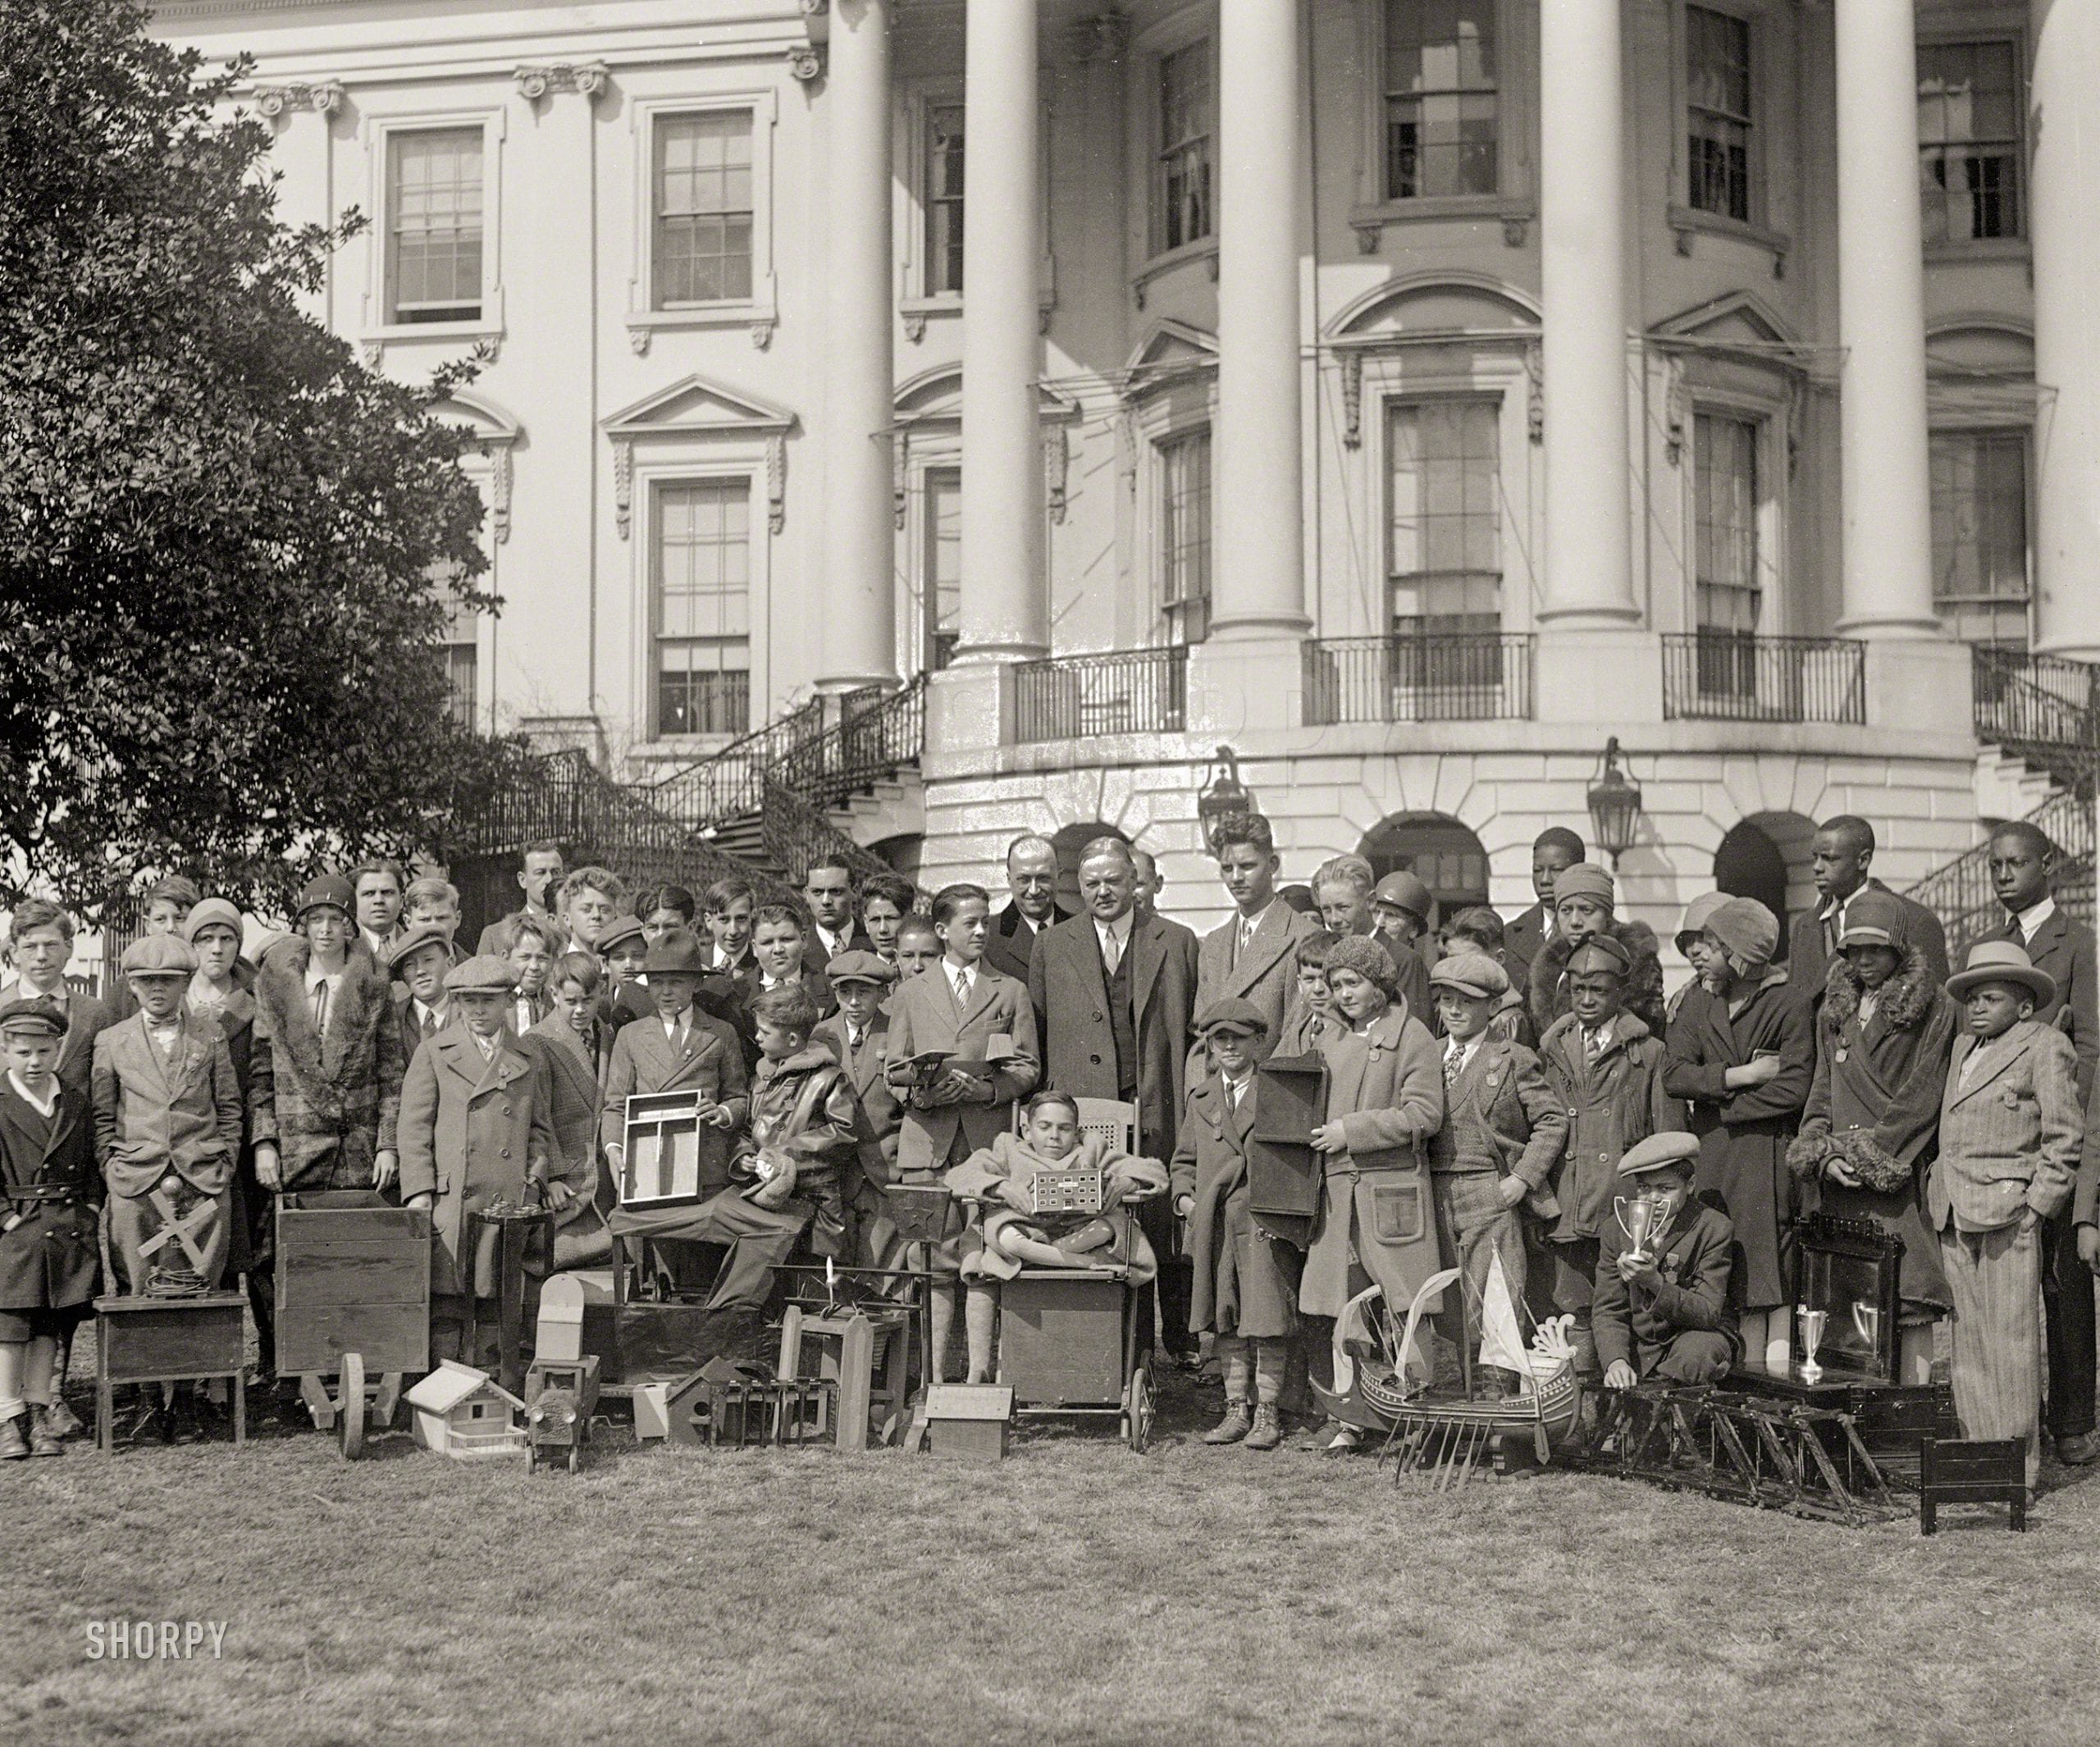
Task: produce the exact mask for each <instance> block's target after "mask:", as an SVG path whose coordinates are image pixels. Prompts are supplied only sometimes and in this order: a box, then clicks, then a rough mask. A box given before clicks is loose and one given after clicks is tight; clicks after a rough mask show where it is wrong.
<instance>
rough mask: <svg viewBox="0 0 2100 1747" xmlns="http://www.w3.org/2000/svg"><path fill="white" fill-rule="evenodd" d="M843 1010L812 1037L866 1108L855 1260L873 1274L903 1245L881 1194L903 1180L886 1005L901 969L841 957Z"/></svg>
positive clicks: (834, 972)
mask: <svg viewBox="0 0 2100 1747" xmlns="http://www.w3.org/2000/svg"><path fill="white" fill-rule="evenodd" d="M824 977H825V979H826V981H828V982H829V983H830V984H831V988H832V992H833V995H834V996H836V997H838V1011H837V1012H836V1013H834V1014H833V1015H831V1017H830V1018H829V1019H820V1020H819V1021H818V1023H817V1028H816V1029H815V1032H813V1033H811V1034H810V1041H811V1042H815V1043H817V1044H820V1045H821V1046H822V1047H824V1048H825V1049H828V1050H829V1051H831V1053H832V1054H833V1056H835V1057H837V1058H838V1065H840V1066H841V1067H842V1068H843V1069H845V1070H846V1077H847V1079H848V1080H849V1081H851V1083H852V1087H853V1095H854V1097H856V1099H858V1100H859V1102H860V1109H859V1111H858V1114H857V1115H856V1119H855V1127H854V1132H855V1134H856V1137H857V1138H858V1140H859V1142H860V1153H861V1170H860V1174H859V1184H860V1186H859V1190H858V1193H856V1196H855V1197H854V1207H853V1211H854V1214H855V1216H856V1217H855V1220H854V1227H855V1232H856V1239H857V1243H856V1260H857V1261H860V1262H861V1263H862V1264H863V1265H864V1266H868V1267H871V1268H889V1267H895V1266H898V1265H899V1263H900V1261H902V1256H903V1240H902V1238H901V1237H900V1236H899V1235H898V1234H897V1226H896V1225H895V1224H894V1223H893V1221H892V1220H891V1219H890V1217H889V1214H888V1210H887V1209H886V1207H885V1206H884V1205H883V1193H882V1192H883V1185H884V1184H889V1183H894V1182H895V1181H896V1180H897V1137H898V1134H899V1132H900V1131H901V1130H902V1128H903V1126H904V1106H903V1104H902V1102H901V1101H900V1100H899V1098H898V1097H897V1088H895V1087H894V1086H893V1085H891V1084H890V1083H889V1079H888V1074H886V1073H885V1071H884V1070H885V1066H886V1062H885V1057H886V1056H887V1055H888V1049H889V1015H888V1014H887V1013H886V1012H884V1011H883V1000H884V998H885V997H887V996H888V993H889V992H890V991H891V990H892V989H893V988H895V987H896V986H897V969H896V967H895V966H894V965H891V964H890V963H889V962H888V960H885V959H883V957H881V956H879V954H877V953H874V952H873V951H868V952H861V951H852V952H842V953H840V954H839V955H838V957H837V958H834V959H832V960H829V961H828V962H827V963H826V965H825V966H824Z"/></svg>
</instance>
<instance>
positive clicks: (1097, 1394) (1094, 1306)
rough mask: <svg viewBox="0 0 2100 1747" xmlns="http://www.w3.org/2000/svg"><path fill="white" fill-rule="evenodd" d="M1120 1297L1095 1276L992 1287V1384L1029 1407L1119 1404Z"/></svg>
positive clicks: (1036, 1277) (1116, 1287) (1050, 1275)
mask: <svg viewBox="0 0 2100 1747" xmlns="http://www.w3.org/2000/svg"><path fill="white" fill-rule="evenodd" d="M1123 1291H1124V1288H1123V1285H1122V1283H1121V1281H1119V1280H1115V1279H1105V1278H1103V1276H1101V1275H1091V1274H1082V1273H1076V1272H1075V1273H1065V1272H1060V1271H1053V1270H1044V1271H1042V1272H1039V1273H1026V1274H1023V1275H1019V1276H1018V1277H1017V1278H1016V1279H1010V1280H1008V1281H1007V1282H1006V1283H1005V1284H1002V1286H1001V1287H1000V1288H999V1381H1000V1382H1001V1383H1002V1384H1007V1385H1010V1386H1011V1389H1012V1391H1013V1393H1014V1395H1015V1397H1016V1398H1017V1399H1018V1400H1020V1401H1021V1402H1023V1403H1026V1404H1028V1405H1029V1406H1031V1407H1034V1406H1052V1407H1054V1406H1061V1405H1063V1404H1066V1403H1075V1404H1080V1403H1090V1404H1093V1405H1097V1406H1098V1405H1100V1404H1102V1403H1107V1402H1113V1401H1116V1400H1119V1399H1120V1398H1121V1396H1122V1393H1123Z"/></svg>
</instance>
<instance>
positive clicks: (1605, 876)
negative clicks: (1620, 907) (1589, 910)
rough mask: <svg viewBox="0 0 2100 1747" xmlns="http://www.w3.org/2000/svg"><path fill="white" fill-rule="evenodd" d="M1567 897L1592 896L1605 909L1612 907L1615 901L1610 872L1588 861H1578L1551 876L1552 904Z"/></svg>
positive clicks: (1558, 902)
mask: <svg viewBox="0 0 2100 1747" xmlns="http://www.w3.org/2000/svg"><path fill="white" fill-rule="evenodd" d="M1568 898H1594V899H1595V900H1596V901H1597V902H1598V903H1600V904H1601V905H1604V907H1605V909H1606V910H1609V909H1611V908H1613V906H1614V904H1615V903H1616V901H1617V900H1616V898H1615V896H1614V892H1613V887H1612V883H1611V875H1610V874H1609V872H1607V871H1606V870H1605V869H1603V868H1600V867H1598V866H1597V865H1596V864H1595V863H1594V862H1588V861H1578V862H1577V863H1576V864H1575V865H1574V866H1573V867H1572V868H1563V869H1561V870H1560V871H1559V873H1558V874H1554V876H1553V901H1554V905H1555V906H1556V907H1558V906H1559V904H1560V903H1561V902H1562V901H1563V900H1564V899H1568Z"/></svg>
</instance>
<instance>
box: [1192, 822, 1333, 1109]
mask: <svg viewBox="0 0 2100 1747" xmlns="http://www.w3.org/2000/svg"><path fill="white" fill-rule="evenodd" d="M1211 853H1212V855H1216V856H1217V871H1218V878H1221V880H1223V881H1224V882H1225V889H1226V894H1227V895H1228V896H1230V898H1231V900H1232V905H1233V910H1234V914H1233V915H1232V916H1231V918H1230V919H1229V920H1227V921H1226V923H1225V924H1224V925H1223V926H1222V927H1221V928H1215V929H1213V930H1212V932H1211V933H1208V934H1206V935H1205V936H1204V937H1203V945H1202V946H1201V947H1200V948H1199V949H1198V952H1197V956H1196V1007H1195V1010H1196V1011H1197V1012H1198V1013H1199V1014H1202V1013H1208V1012H1209V1011H1210V1010H1212V1008H1213V1007H1214V1006H1217V1003H1218V1002H1220V1001H1235V1000H1237V1001H1249V1002H1251V1003H1252V1004H1253V1007H1254V1009H1255V1010H1256V1011H1257V1012H1258V1013H1259V1014H1260V1015H1262V1024H1264V1025H1265V1026H1266V1027H1267V1031H1266V1033H1264V1034H1265V1035H1266V1036H1267V1037H1268V1038H1271V1039H1273V1038H1276V1037H1277V1036H1278V1035H1279V1034H1281V1032H1282V1030H1283V1017H1284V1010H1285V1008H1286V1007H1288V1006H1290V999H1291V997H1292V996H1293V995H1294V994H1295V993H1296V992H1297V988H1298V960H1297V956H1296V955H1295V953H1294V951H1293V949H1294V947H1295V946H1296V945H1297V943H1298V942H1299V938H1300V937H1302V936H1303V935H1307V934H1312V933H1317V932H1318V928H1319V924H1317V923H1316V922H1314V921H1313V919H1312V918H1311V917H1310V916H1302V915H1299V913H1298V912H1297V911H1296V910H1293V909H1292V908H1291V907H1290V905H1288V904H1286V903H1285V902H1284V901H1282V900H1281V898H1279V897H1278V896H1276V871H1277V869H1278V868H1279V867H1280V866H1281V858H1280V857H1279V856H1278V855H1277V854H1276V838H1275V835H1274V833H1273V832H1271V828H1270V826H1269V822H1268V820H1267V819H1264V818H1263V817H1262V815H1261V814H1258V813H1242V814H1235V816H1233V817H1232V818H1230V819H1226V820H1225V821H1223V822H1222V823H1221V824H1219V825H1218V827H1217V828H1216V829H1215V830H1214V831H1213V832H1212V833H1211ZM1191 1058H1192V1060H1191V1067H1192V1076H1191V1077H1192V1078H1200V1077H1201V1076H1200V1075H1199V1074H1194V1072H1193V1070H1194V1066H1195V1065H1196V1064H1198V1063H1199V1062H1200V1061H1201V1059H1202V1056H1201V1051H1199V1050H1194V1049H1192V1051H1191Z"/></svg>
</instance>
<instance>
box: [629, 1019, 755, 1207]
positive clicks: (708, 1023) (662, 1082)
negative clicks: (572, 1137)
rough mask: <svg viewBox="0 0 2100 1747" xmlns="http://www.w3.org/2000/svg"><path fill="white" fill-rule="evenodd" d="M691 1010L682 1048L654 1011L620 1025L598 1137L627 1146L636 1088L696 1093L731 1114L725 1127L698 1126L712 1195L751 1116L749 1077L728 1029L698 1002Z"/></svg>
mask: <svg viewBox="0 0 2100 1747" xmlns="http://www.w3.org/2000/svg"><path fill="white" fill-rule="evenodd" d="M691 1011H692V1024H691V1025H690V1026H689V1027H688V1028H687V1032H686V1041H685V1047H684V1048H683V1050H678V1049H674V1048H673V1047H672V1043H671V1039H670V1038H669V1035H668V1034H667V1033H665V1031H664V1023H663V1021H662V1020H661V1019H658V1018H656V1017H655V1016H654V1015H651V1017H649V1018H648V1019H637V1021H636V1022H635V1023H634V1024H632V1025H628V1026H625V1027H623V1028H622V1029H621V1031H620V1034H619V1036H618V1037H616V1038H614V1039H613V1057H612V1060H611V1061H610V1062H609V1063H608V1064H607V1065H606V1068H605V1102H604V1106H603V1115H602V1116H601V1118H600V1125H599V1131H598V1140H599V1144H600V1146H603V1147H624V1146H625V1145H626V1144H627V1132H626V1123H627V1101H628V1098H629V1097H632V1096H633V1095H634V1094H635V1093H637V1092H684V1091H688V1090H691V1091H696V1092H701V1093H702V1094H704V1095H705V1097H707V1098H708V1099H709V1100H710V1101H711V1102H714V1103H716V1104H719V1105H721V1106H723V1107H724V1109H726V1110H727V1111H728V1112H729V1126H728V1128H726V1129H723V1128H717V1127H715V1126H714V1124H712V1123H707V1122H703V1123H702V1124H701V1125H700V1181H701V1190H702V1192H703V1193H711V1192H712V1191H714V1190H715V1189H719V1188H723V1187H724V1185H725V1184H728V1180H729V1147H730V1139H731V1137H732V1136H733V1135H734V1134H735V1133H736V1132H737V1129H740V1128H742V1126H743V1124H744V1122H745V1120H746V1118H747V1117H748V1116H749V1115H750V1114H751V1079H750V1076H749V1075H748V1074H746V1071H745V1069H744V1056H743V1051H742V1048H741V1047H739V1044H738V1041H737V1038H735V1037H734V1036H733V1035H732V1034H731V1033H730V1031H729V1029H728V1027H727V1026H725V1025H724V1024H722V1022H721V1021H720V1020H719V1019H712V1018H710V1017H709V1016H708V1015H706V1014H705V1013H703V1012H701V1010H699V1008H698V1007H694V1008H692V1010H691Z"/></svg>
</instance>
